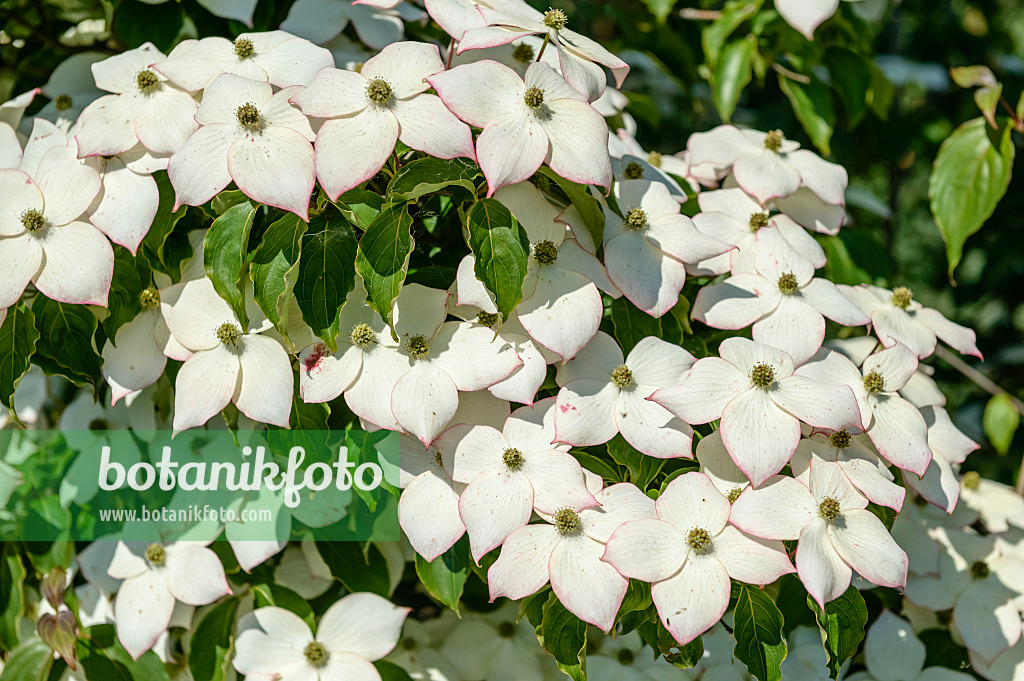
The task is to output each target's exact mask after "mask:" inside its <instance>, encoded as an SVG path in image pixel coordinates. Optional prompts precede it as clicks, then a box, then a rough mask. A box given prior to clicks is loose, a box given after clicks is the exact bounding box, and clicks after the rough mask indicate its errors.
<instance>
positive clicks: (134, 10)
mask: <svg viewBox="0 0 1024 681" xmlns="http://www.w3.org/2000/svg"><path fill="white" fill-rule="evenodd" d="M184 24H185V11H184V10H183V9H182V7H181V5H180V4H178V3H176V2H171V3H164V4H160V5H150V4H148V3H142V2H136V0H121V2H119V3H117V7H116V8H115V9H114V16H113V18H112V19H111V21H110V30H111V32H113V34H114V35H115V36H117V37H118V38H119V39H120V42H121V43H123V44H124V45H126V46H127V47H129V48H134V47H139V46H140V45H142V44H143V43H145V42H147V41H151V42H152V43H153V44H154V45H156V47H157V48H158V49H159V50H160V51H161V52H164V53H167V52H170V50H171V47H173V46H174V39H175V38H177V37H178V33H179V32H180V31H181V29H182V27H183V26H184ZM154 58H155V57H154Z"/></svg>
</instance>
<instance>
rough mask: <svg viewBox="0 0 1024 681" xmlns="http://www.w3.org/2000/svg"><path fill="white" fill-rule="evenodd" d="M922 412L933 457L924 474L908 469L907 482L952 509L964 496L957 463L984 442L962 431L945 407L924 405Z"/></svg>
mask: <svg viewBox="0 0 1024 681" xmlns="http://www.w3.org/2000/svg"><path fill="white" fill-rule="evenodd" d="M921 415H922V416H924V421H925V425H927V426H928V448H929V449H931V450H932V460H931V462H930V463H929V464H928V470H926V471H925V473H924V475H922V476H920V477H918V476H916V475H914V474H913V473H911V472H909V471H908V472H906V473H905V474H904V475H903V482H904V483H906V485H907V486H908V487H910V488H911V489H913V490H914V491H915V492H917V493H918V494H920V495H921V496H922V497H924V498H925V499H927V500H928V501H929V502H930V503H932V504H935V505H936V506H938V507H939V508H941V509H942V510H944V511H946V513H952V512H953V509H954V508H956V502H957V500H958V499H959V498H960V480H959V479H958V478H957V476H956V472H955V471H954V470H953V466H959V464H962V463H963V462H964V460H965V459H966V458H967V455H968V454H970V453H971V452H973V451H974V450H976V449H978V448H979V447H980V446H981V445H979V444H978V443H976V442H974V440H972V439H970V438H969V437H967V436H966V435H964V434H963V433H962V432H960V430H959V429H957V427H956V426H954V425H953V421H952V419H950V418H949V414H947V413H946V410H945V409H943V408H942V407H924V408H922V409H921Z"/></svg>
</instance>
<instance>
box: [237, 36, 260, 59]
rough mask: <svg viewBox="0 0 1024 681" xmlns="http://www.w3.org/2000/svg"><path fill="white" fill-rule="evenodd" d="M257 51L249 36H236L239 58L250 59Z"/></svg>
mask: <svg viewBox="0 0 1024 681" xmlns="http://www.w3.org/2000/svg"><path fill="white" fill-rule="evenodd" d="M254 52H256V46H255V45H253V44H252V41H251V40H249V39H248V38H235V56H236V57H238V58H239V59H248V58H249V57H251V56H252V55H253V53H254Z"/></svg>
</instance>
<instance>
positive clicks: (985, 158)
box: [928, 118, 1014, 277]
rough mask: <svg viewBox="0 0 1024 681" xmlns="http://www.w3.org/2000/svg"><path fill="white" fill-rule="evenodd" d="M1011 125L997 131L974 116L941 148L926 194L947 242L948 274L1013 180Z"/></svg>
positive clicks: (951, 274)
mask: <svg viewBox="0 0 1024 681" xmlns="http://www.w3.org/2000/svg"><path fill="white" fill-rule="evenodd" d="M1011 130H1012V128H1011V127H1010V126H1007V127H1006V128H1004V129H1003V130H1002V131H1001V132H994V131H991V130H990V129H989V127H988V126H987V125H986V123H985V119H984V118H975V119H972V120H969V121H967V122H966V123H964V124H962V125H961V126H960V127H958V128H957V129H956V130H955V131H954V132H953V134H952V135H950V136H949V138H947V139H946V141H945V142H943V143H942V146H941V147H940V148H939V154H938V156H937V157H936V159H935V163H934V164H933V166H932V174H931V179H930V180H929V183H928V199H929V201H930V202H931V208H932V215H933V216H934V217H935V224H937V225H938V227H939V231H940V232H941V233H942V239H943V241H945V242H946V257H947V259H948V260H949V275H950V277H952V276H953V270H955V269H956V266H957V265H958V264H960V259H961V258H962V257H963V247H964V242H965V241H967V237H969V236H970V235H972V234H974V233H975V232H977V231H978V230H979V229H980V228H981V226H982V225H983V224H984V223H985V220H987V219H988V218H989V216H990V215H992V211H994V210H995V209H996V205H997V204H998V203H999V200H1000V199H1001V198H1003V194H1005V193H1006V188H1007V187H1008V186H1009V184H1010V171H1011V169H1012V167H1013V158H1014V147H1013V140H1012V139H1010V131H1011ZM993 138H995V139H993Z"/></svg>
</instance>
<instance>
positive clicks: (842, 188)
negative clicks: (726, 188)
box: [686, 125, 848, 205]
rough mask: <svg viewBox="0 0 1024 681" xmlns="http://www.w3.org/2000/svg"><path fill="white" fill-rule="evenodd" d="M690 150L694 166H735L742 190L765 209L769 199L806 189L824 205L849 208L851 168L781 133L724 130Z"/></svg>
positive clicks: (694, 139)
mask: <svg viewBox="0 0 1024 681" xmlns="http://www.w3.org/2000/svg"><path fill="white" fill-rule="evenodd" d="M686 148H687V149H688V150H689V151H690V160H691V162H692V163H693V164H694V165H699V164H705V163H710V164H713V165H715V166H718V167H728V166H731V167H732V172H733V175H734V176H735V178H736V181H737V182H738V183H739V186H740V187H742V188H743V191H745V192H747V193H748V194H750V195H751V196H753V197H754V198H755V199H757V200H758V202H760V203H761V204H762V205H764V204H765V203H766V202H768V201H769V200H770V199H775V198H784V197H787V196H791V195H792V194H794V193H796V191H797V190H798V189H799V188H800V187H801V186H805V187H807V188H808V189H810V190H811V191H812V192H814V193H815V194H816V195H817V196H818V197H819V198H821V200H822V201H824V202H825V203H829V204H833V205H838V204H844V203H845V198H844V193H845V192H846V185H847V183H848V178H847V175H846V169H845V168H843V167H842V166H840V165H836V164H835V163H829V162H828V161H824V160H822V159H821V157H820V156H818V155H817V154H815V153H814V152H811V151H807V150H806V149H800V145H799V144H798V143H797V142H794V141H792V140H787V139H786V138H785V136H784V135H783V134H782V131H780V130H772V131H771V132H767V133H764V132H760V131H758V130H740V129H739V128H737V127H734V126H732V125H720V126H718V127H717V128H715V129H714V130H711V131H709V132H703V133H695V134H693V135H691V136H690V140H689V142H687V145H686Z"/></svg>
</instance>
